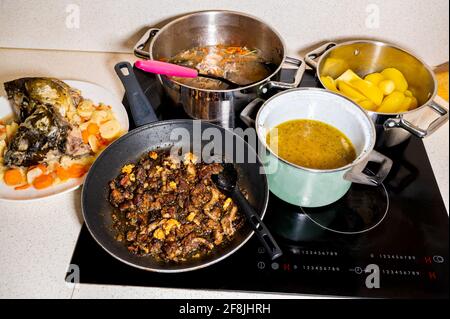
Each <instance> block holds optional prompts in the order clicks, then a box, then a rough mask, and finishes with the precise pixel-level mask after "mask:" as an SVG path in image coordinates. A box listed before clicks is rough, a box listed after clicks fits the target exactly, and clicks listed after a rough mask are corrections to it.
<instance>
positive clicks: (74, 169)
mask: <svg viewBox="0 0 450 319" xmlns="http://www.w3.org/2000/svg"><path fill="white" fill-rule="evenodd" d="M87 171H88V167H87V166H85V165H81V164H72V165H71V166H70V167H69V168H68V169H67V172H68V173H69V176H70V177H71V178H78V177H81V176H83V175H84V174H86V172H87Z"/></svg>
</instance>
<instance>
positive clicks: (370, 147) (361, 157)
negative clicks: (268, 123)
mask: <svg viewBox="0 0 450 319" xmlns="http://www.w3.org/2000/svg"><path fill="white" fill-rule="evenodd" d="M294 91H300V92H302V91H317V92H319V93H321V94H331V95H334V96H335V97H338V98H342V99H345V100H347V101H348V102H350V103H352V104H353V105H354V106H355V107H357V108H358V109H359V110H360V111H361V112H362V114H363V116H364V117H365V118H366V119H367V121H368V123H369V125H370V128H371V132H370V133H371V134H370V136H372V141H371V142H370V143H369V145H368V147H366V148H365V149H364V150H363V151H362V152H361V154H359V156H358V157H357V158H356V159H355V160H354V161H353V162H351V163H349V164H347V165H345V166H342V167H338V168H333V169H317V168H309V167H303V166H300V165H297V164H294V163H291V162H289V161H287V160H285V159H283V158H281V157H280V156H278V155H277V154H275V152H273V151H272V149H271V148H270V147H269V146H268V145H267V143H266V139H265V137H262V136H261V134H260V130H259V128H260V125H259V117H260V115H261V111H262V110H263V108H264V107H266V106H267V105H268V104H269V103H270V102H271V101H272V100H274V99H276V98H277V97H279V96H281V95H283V94H288V93H290V92H294ZM255 130H256V135H257V136H258V139H259V141H260V142H261V143H262V144H263V145H264V147H265V149H266V150H268V151H269V152H270V154H272V155H273V156H275V158H277V159H278V160H280V161H282V162H284V163H285V164H287V165H289V166H292V167H294V168H298V169H300V170H302V171H306V172H310V173H336V172H340V171H346V170H348V169H350V168H352V167H354V166H356V165H358V164H360V163H361V162H363V161H364V160H365V159H366V158H367V157H368V156H369V154H370V153H371V152H372V150H373V149H374V147H375V142H376V130H375V125H374V124H373V121H372V120H371V119H370V116H369V114H368V113H367V112H366V111H365V110H364V109H363V108H362V107H361V106H359V105H358V104H356V103H355V102H353V101H352V100H350V99H349V98H347V97H345V96H343V95H340V94H338V93H335V92H332V91H329V90H326V89H322V88H310V87H302V88H294V89H289V90H285V91H282V92H279V93H277V94H275V95H274V96H272V97H271V98H269V99H268V100H266V101H265V102H264V103H263V105H262V106H261V107H260V108H259V110H258V113H257V114H256V119H255Z"/></svg>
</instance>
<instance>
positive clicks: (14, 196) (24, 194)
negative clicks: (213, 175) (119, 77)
mask: <svg viewBox="0 0 450 319" xmlns="http://www.w3.org/2000/svg"><path fill="white" fill-rule="evenodd" d="M64 82H66V83H67V84H68V85H70V86H71V87H73V88H76V89H78V90H80V91H81V95H82V96H83V98H85V99H89V100H92V101H93V102H94V104H98V103H100V102H102V103H104V104H107V105H110V106H111V109H112V111H113V112H114V115H115V117H116V119H117V120H118V121H119V123H120V125H121V126H122V128H123V130H124V131H126V132H127V131H128V115H127V111H126V110H125V107H124V106H123V104H122V102H120V100H119V99H118V98H117V97H116V96H115V95H114V94H113V93H111V92H110V91H108V90H107V89H105V88H104V87H101V86H99V85H97V84H94V83H89V82H83V81H72V80H64ZM12 112H13V108H12V105H11V104H10V102H9V101H8V99H7V98H6V97H5V96H0V118H4V117H6V116H8V115H11V114H12ZM85 176H86V175H84V176H83V177H81V178H72V179H69V180H68V181H67V182H64V183H61V184H58V185H55V186H51V187H48V188H45V189H41V190H37V189H35V188H33V187H30V188H27V189H24V190H15V189H14V188H13V187H9V186H7V185H6V184H5V183H4V182H3V181H0V200H6V201H33V200H37V199H42V198H48V197H52V196H56V195H58V194H63V193H67V192H71V191H73V190H75V189H77V188H78V187H80V185H81V184H83V181H84V178H85Z"/></svg>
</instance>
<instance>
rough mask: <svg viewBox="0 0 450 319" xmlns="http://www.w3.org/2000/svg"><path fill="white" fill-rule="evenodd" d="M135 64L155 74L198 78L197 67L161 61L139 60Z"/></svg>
mask: <svg viewBox="0 0 450 319" xmlns="http://www.w3.org/2000/svg"><path fill="white" fill-rule="evenodd" d="M134 65H135V67H137V68H138V69H141V70H143V71H145V72H150V73H155V74H163V75H169V76H179V77H182V78H196V77H197V75H198V72H197V70H195V69H191V68H187V67H184V66H180V65H176V64H172V63H167V62H161V61H154V60H138V61H136V62H135V63H134Z"/></svg>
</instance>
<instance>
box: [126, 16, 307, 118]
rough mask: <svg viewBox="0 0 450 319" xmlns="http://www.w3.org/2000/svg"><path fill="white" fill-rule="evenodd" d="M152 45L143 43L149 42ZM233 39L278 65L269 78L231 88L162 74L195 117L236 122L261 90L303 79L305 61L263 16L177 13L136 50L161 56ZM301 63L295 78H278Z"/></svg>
mask: <svg viewBox="0 0 450 319" xmlns="http://www.w3.org/2000/svg"><path fill="white" fill-rule="evenodd" d="M149 42H150V44H149V51H145V50H144V47H145V46H146V44H147V43H149ZM216 44H229V45H237V46H247V47H250V48H258V49H259V50H261V51H262V54H263V58H264V59H265V60H266V61H268V62H271V63H273V64H274V65H276V66H277V67H276V69H275V70H274V71H273V73H272V74H271V75H270V76H268V77H267V78H265V79H263V80H261V81H260V82H258V83H255V84H253V85H249V86H246V87H242V88H238V89H233V90H206V89H198V88H194V87H190V86H188V85H185V84H182V83H179V82H177V81H174V80H172V79H170V78H169V77H166V76H159V79H160V81H161V83H162V85H163V87H164V89H165V91H166V92H167V93H168V95H169V96H170V98H171V99H172V100H173V101H174V102H175V103H176V104H181V105H182V106H183V108H184V110H185V111H186V113H187V114H188V115H189V116H191V117H192V118H194V119H201V120H207V121H211V122H213V123H216V124H220V125H221V126H224V127H234V122H235V116H236V114H237V112H240V111H241V109H242V108H243V107H244V106H245V105H247V104H248V103H249V102H250V101H252V100H253V99H255V98H256V97H257V96H264V95H267V94H268V93H269V92H270V90H271V89H290V88H294V87H297V86H298V85H299V84H300V81H301V78H302V75H303V72H304V70H305V63H304V62H303V61H302V60H298V59H294V58H289V57H286V55H285V52H286V49H285V45H284V43H283V40H282V39H281V37H280V35H279V34H278V33H277V32H276V31H275V30H274V29H272V28H271V27H270V26H268V25H267V24H266V23H264V22H262V21H261V20H259V19H257V18H255V17H252V16H249V15H246V14H243V13H238V12H232V11H203V12H198V13H193V14H189V15H186V16H183V17H181V18H178V19H176V20H174V21H172V22H170V23H168V24H167V25H166V26H164V27H163V28H162V29H155V28H151V29H149V30H148V31H147V32H146V33H145V34H144V36H143V37H142V38H141V39H140V40H139V42H138V43H137V44H136V46H135V48H134V52H135V54H136V55H137V56H139V57H143V58H150V59H152V60H159V59H161V58H168V57H172V56H174V55H176V54H177V53H179V52H180V51H182V50H186V49H190V48H193V47H196V46H205V45H216ZM286 66H290V67H291V68H292V67H295V68H296V69H297V71H296V76H295V80H294V82H292V83H285V82H280V81H279V80H280V78H279V77H280V70H281V69H282V68H283V67H286Z"/></svg>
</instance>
